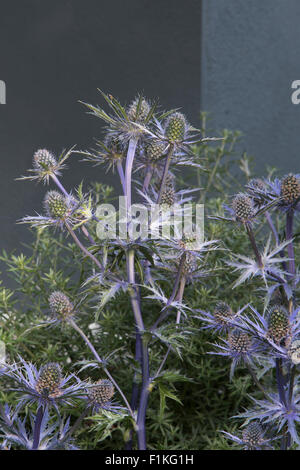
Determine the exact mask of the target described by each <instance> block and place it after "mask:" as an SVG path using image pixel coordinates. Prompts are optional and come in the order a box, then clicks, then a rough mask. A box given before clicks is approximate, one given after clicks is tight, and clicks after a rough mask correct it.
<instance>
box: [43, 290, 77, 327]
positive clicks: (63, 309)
mask: <svg viewBox="0 0 300 470" xmlns="http://www.w3.org/2000/svg"><path fill="white" fill-rule="evenodd" d="M49 305H50V309H51V313H52V315H53V317H54V319H56V320H58V321H67V320H68V319H69V318H70V317H72V316H73V315H74V305H73V304H72V302H71V301H70V299H69V297H68V296H67V295H65V294H64V293H63V292H60V291H55V292H52V294H51V295H50V297H49Z"/></svg>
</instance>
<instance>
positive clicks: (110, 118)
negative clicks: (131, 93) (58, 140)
mask: <svg viewBox="0 0 300 470" xmlns="http://www.w3.org/2000/svg"><path fill="white" fill-rule="evenodd" d="M101 94H102V96H103V98H104V99H105V101H106V103H107V104H108V106H109V108H110V110H111V111H112V114H108V113H106V111H104V110H103V109H101V108H100V107H98V106H93V105H91V104H87V103H83V104H84V105H85V106H87V107H88V109H89V110H90V111H91V113H92V114H93V115H94V116H96V117H98V118H100V119H102V120H103V121H104V122H106V123H107V124H108V126H109V132H110V134H111V135H112V136H114V137H116V138H117V139H118V141H119V142H120V143H121V145H126V144H127V143H128V141H129V140H130V139H136V140H138V139H140V138H142V137H144V136H145V135H147V136H149V135H153V136H154V137H155V135H154V134H153V133H152V132H151V131H150V129H149V128H150V127H151V123H152V120H153V115H154V111H155V108H156V103H154V104H149V102H148V101H147V100H146V99H145V98H144V97H143V96H141V95H140V96H138V97H137V98H135V100H134V101H133V102H132V103H131V105H130V106H129V107H128V109H127V110H126V109H125V108H124V107H123V106H122V105H121V104H120V102H119V101H118V100H116V99H115V98H114V97H113V96H112V95H106V94H105V93H103V92H102V91H101Z"/></svg>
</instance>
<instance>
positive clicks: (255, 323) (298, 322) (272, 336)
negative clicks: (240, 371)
mask: <svg viewBox="0 0 300 470" xmlns="http://www.w3.org/2000/svg"><path fill="white" fill-rule="evenodd" d="M298 311H299V309H298V308H297V309H295V310H294V311H293V312H292V313H291V314H288V313H287V312H286V310H285V308H284V307H282V306H273V307H271V309H270V310H269V311H268V312H267V313H266V315H261V314H260V313H259V312H258V311H257V310H256V309H255V308H253V307H252V306H250V312H249V314H248V315H245V314H244V315H240V317H239V318H238V322H237V325H238V327H239V328H241V329H242V331H244V332H245V333H247V334H249V335H250V336H251V337H252V338H253V339H254V340H256V341H257V342H259V343H260V347H261V348H262V349H265V350H269V352H271V353H272V356H273V357H274V358H283V359H286V360H288V361H290V360H291V356H290V346H291V344H293V342H294V341H296V340H297V338H298V335H299V334H300V318H299V317H298ZM250 313H251V314H250Z"/></svg>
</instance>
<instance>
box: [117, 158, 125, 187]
mask: <svg viewBox="0 0 300 470" xmlns="http://www.w3.org/2000/svg"><path fill="white" fill-rule="evenodd" d="M117 169H118V173H119V177H120V181H121V184H122V188H123V192H124V194H125V175H124V170H123V166H122V163H121V162H120V161H118V162H117Z"/></svg>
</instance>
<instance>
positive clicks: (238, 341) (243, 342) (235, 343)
mask: <svg viewBox="0 0 300 470" xmlns="http://www.w3.org/2000/svg"><path fill="white" fill-rule="evenodd" d="M228 344H229V346H230V349H231V351H233V352H234V353H237V354H246V353H247V352H249V350H250V348H251V345H252V341H251V337H250V336H249V335H248V334H247V333H244V332H243V331H240V330H233V331H232V332H231V333H229V335H228Z"/></svg>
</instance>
